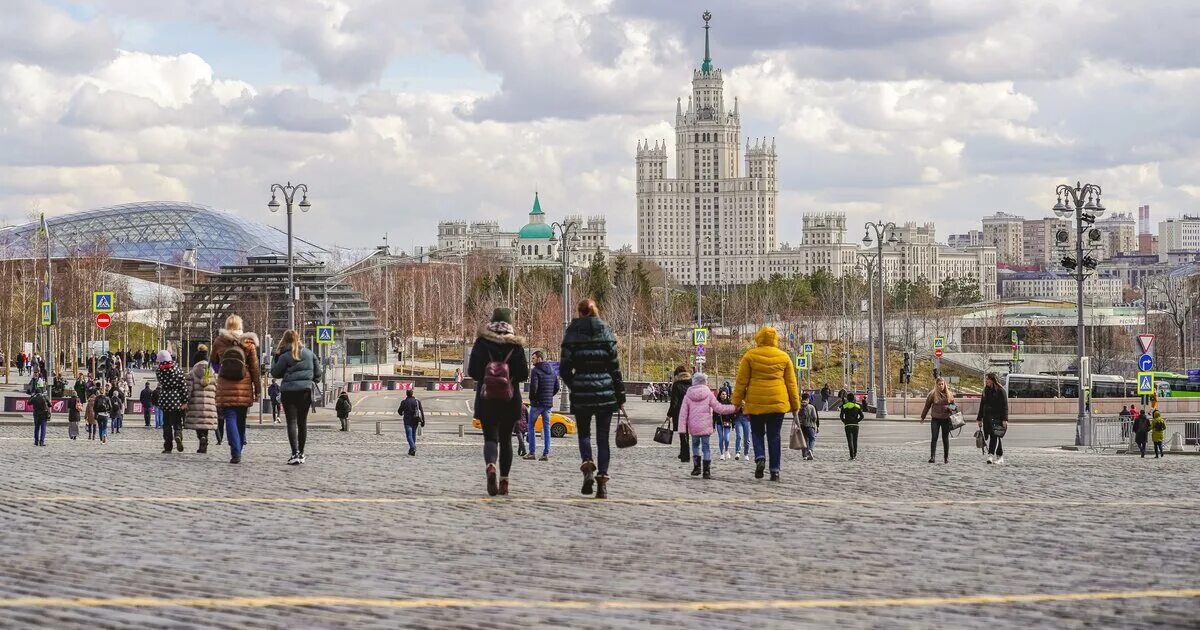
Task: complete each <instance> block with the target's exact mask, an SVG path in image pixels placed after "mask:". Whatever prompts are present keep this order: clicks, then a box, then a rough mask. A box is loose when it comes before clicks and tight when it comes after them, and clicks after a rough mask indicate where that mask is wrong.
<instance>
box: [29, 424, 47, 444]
mask: <svg viewBox="0 0 1200 630" xmlns="http://www.w3.org/2000/svg"><path fill="white" fill-rule="evenodd" d="M47 424H49V421H48V420H34V421H33V443H34V445H38V444H45V443H46V425H47Z"/></svg>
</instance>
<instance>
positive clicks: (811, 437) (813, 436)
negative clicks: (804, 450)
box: [800, 427, 817, 453]
mask: <svg viewBox="0 0 1200 630" xmlns="http://www.w3.org/2000/svg"><path fill="white" fill-rule="evenodd" d="M800 430H801V431H804V440H805V441H806V442H808V452H810V453H811V452H812V450H813V445H814V444H816V443H817V428H816V427H801V428H800Z"/></svg>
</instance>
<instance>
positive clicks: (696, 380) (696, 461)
mask: <svg viewBox="0 0 1200 630" xmlns="http://www.w3.org/2000/svg"><path fill="white" fill-rule="evenodd" d="M735 409H736V408H735V407H734V406H733V405H725V404H721V403H720V402H718V401H717V397H716V396H715V395H714V394H713V392H712V390H711V389H709V388H708V376H707V375H705V374H700V373H697V374H695V375H694V376H692V386H691V387H689V388H688V390H687V394H684V396H683V404H682V405H681V406H680V407H679V433H680V434H682V435H690V436H692V476H693V477H697V476H699V475H700V464H701V459H700V452H701V450H703V451H704V460H703V463H704V478H705V479H712V450H711V447H710V446H709V440H710V439H712V434H713V412H716V413H719V414H731V413H733V412H734V411H735Z"/></svg>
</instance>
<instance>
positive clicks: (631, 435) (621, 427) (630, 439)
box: [614, 411, 637, 448]
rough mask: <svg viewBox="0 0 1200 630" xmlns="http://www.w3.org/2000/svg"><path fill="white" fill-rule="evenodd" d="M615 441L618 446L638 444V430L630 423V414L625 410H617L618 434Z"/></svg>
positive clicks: (624, 446) (625, 446) (626, 446)
mask: <svg viewBox="0 0 1200 630" xmlns="http://www.w3.org/2000/svg"><path fill="white" fill-rule="evenodd" d="M614 441H615V442H616V444H617V448H629V447H631V446H637V431H634V430H633V425H632V424H630V423H629V414H627V413H625V412H624V411H617V434H616V437H615V438H614Z"/></svg>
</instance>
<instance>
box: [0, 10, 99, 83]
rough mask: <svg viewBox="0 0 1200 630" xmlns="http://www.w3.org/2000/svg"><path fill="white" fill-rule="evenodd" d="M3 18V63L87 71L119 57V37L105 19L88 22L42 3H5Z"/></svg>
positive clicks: (0, 38) (0, 45) (0, 52)
mask: <svg viewBox="0 0 1200 630" xmlns="http://www.w3.org/2000/svg"><path fill="white" fill-rule="evenodd" d="M3 14H4V19H0V62H5V61H11V62H16V63H20V64H26V65H32V66H41V67H45V68H49V69H53V70H63V71H86V70H90V69H92V68H95V67H98V66H101V65H103V64H104V63H106V62H107V61H108V60H110V59H112V58H113V57H114V56H115V55H116V38H115V36H114V35H113V33H112V30H111V29H110V28H109V26H108V24H107V22H106V21H105V20H104V19H103V18H95V19H92V20H88V21H86V22H80V21H76V20H75V19H73V18H72V17H71V16H70V15H68V14H67V13H66V12H64V11H63V10H61V9H59V8H57V7H54V6H51V5H48V4H45V3H42V2H21V1H18V2H6V3H5V4H4V9H3Z"/></svg>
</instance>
